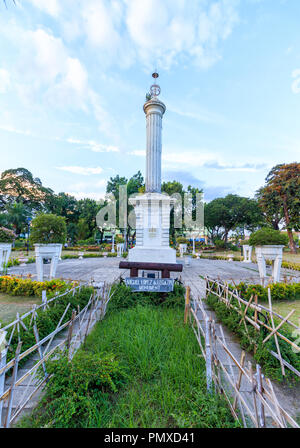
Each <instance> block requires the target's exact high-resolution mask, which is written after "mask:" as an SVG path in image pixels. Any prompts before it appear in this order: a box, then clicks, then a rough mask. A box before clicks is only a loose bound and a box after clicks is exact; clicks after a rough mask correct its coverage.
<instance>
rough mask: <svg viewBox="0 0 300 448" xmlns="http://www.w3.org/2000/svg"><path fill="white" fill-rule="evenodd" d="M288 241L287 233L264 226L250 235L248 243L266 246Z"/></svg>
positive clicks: (284, 243) (282, 243)
mask: <svg viewBox="0 0 300 448" xmlns="http://www.w3.org/2000/svg"><path fill="white" fill-rule="evenodd" d="M287 243H288V237H287V235H285V234H283V233H280V232H279V231H278V230H274V229H270V228H268V227H267V228H263V229H260V230H257V232H254V233H252V234H251V235H250V238H249V241H248V244H249V245H250V246H264V245H282V246H285V245H286V244H287Z"/></svg>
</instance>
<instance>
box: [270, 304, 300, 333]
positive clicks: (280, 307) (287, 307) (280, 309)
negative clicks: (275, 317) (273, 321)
mask: <svg viewBox="0 0 300 448" xmlns="http://www.w3.org/2000/svg"><path fill="white" fill-rule="evenodd" d="M272 306H273V310H274V311H276V312H277V313H278V314H281V316H283V317H285V316H287V315H288V313H289V312H290V311H292V310H295V312H294V314H293V315H292V316H291V318H290V319H289V320H290V321H291V322H293V323H294V324H296V325H298V326H300V323H299V319H300V300H296V301H294V302H286V301H282V302H273V303H272ZM289 328H290V329H291V327H289Z"/></svg>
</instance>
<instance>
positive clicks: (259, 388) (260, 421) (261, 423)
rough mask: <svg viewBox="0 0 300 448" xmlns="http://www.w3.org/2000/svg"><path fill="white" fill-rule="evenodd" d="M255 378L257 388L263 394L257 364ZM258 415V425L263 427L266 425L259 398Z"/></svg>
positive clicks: (259, 370)
mask: <svg viewBox="0 0 300 448" xmlns="http://www.w3.org/2000/svg"><path fill="white" fill-rule="evenodd" d="M256 380H257V390H258V392H259V393H260V394H261V395H262V396H263V385H262V373H261V367H260V365H259V364H256ZM258 415H259V424H260V427H261V428H265V427H266V421H265V408H264V405H263V403H262V401H261V400H260V399H259V402H258Z"/></svg>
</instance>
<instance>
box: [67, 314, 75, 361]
mask: <svg viewBox="0 0 300 448" xmlns="http://www.w3.org/2000/svg"><path fill="white" fill-rule="evenodd" d="M75 316H76V311H75V310H73V311H72V317H71V321H70V324H69V331H68V339H67V349H68V359H69V360H70V359H71V341H72V334H73V324H74V319H75Z"/></svg>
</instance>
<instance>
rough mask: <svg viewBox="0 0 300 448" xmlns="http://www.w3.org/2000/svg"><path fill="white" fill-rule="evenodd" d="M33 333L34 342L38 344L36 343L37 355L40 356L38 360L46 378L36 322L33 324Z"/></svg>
mask: <svg viewBox="0 0 300 448" xmlns="http://www.w3.org/2000/svg"><path fill="white" fill-rule="evenodd" d="M33 333H34V337H35V341H36V343H37V344H39V345H38V352H39V357H40V360H41V361H42V366H43V371H44V375H45V378H46V377H47V370H46V365H45V361H43V351H42V347H41V346H40V337H39V332H38V329H37V326H36V324H34V326H33Z"/></svg>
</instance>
